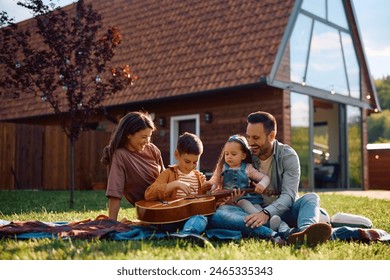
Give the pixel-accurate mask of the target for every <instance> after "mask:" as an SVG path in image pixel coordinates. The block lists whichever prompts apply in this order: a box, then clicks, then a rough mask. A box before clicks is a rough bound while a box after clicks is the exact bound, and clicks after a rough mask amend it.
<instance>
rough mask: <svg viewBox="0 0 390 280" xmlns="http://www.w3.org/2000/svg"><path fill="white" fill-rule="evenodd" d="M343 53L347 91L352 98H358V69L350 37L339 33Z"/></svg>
mask: <svg viewBox="0 0 390 280" xmlns="http://www.w3.org/2000/svg"><path fill="white" fill-rule="evenodd" d="M341 39H342V43H343V51H344V57H345V66H346V69H347V76H348V84H349V91H350V93H351V96H352V97H354V98H360V78H359V77H360V68H359V63H358V60H357V58H356V55H355V48H354V46H353V42H352V38H351V35H349V34H347V33H345V32H341Z"/></svg>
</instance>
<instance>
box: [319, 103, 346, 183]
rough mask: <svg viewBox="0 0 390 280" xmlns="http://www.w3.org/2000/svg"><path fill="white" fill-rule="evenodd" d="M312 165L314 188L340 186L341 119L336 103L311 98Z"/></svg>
mask: <svg viewBox="0 0 390 280" xmlns="http://www.w3.org/2000/svg"><path fill="white" fill-rule="evenodd" d="M313 107H314V110H313V161H314V162H313V166H314V186H315V188H316V189H323V188H329V189H335V188H340V187H342V180H341V170H342V161H341V158H342V157H341V146H342V145H341V140H340V139H343V135H342V129H341V128H342V127H343V125H341V123H342V120H341V119H340V116H341V114H340V106H339V105H338V104H337V103H332V102H329V101H325V100H321V99H315V98H314V99H313Z"/></svg>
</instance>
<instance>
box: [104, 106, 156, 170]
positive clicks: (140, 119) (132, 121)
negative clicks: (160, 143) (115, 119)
mask: <svg viewBox="0 0 390 280" xmlns="http://www.w3.org/2000/svg"><path fill="white" fill-rule="evenodd" d="M146 128H150V129H152V130H153V131H154V130H156V127H155V125H154V123H153V121H152V119H151V117H150V115H149V114H148V113H146V112H130V113H127V114H126V115H125V116H124V117H122V118H121V119H120V120H119V123H118V126H117V127H116V129H115V131H114V133H113V134H112V135H111V140H110V144H109V145H108V146H106V147H105V148H104V149H103V157H102V159H101V160H100V161H101V163H103V164H104V165H109V164H110V162H111V157H112V155H113V154H114V152H115V150H116V149H118V148H121V147H125V146H126V143H127V141H128V139H127V136H128V135H132V134H135V133H137V132H138V131H141V130H143V129H146Z"/></svg>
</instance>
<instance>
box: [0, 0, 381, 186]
mask: <svg viewBox="0 0 390 280" xmlns="http://www.w3.org/2000/svg"><path fill="white" fill-rule="evenodd" d="M85 2H86V3H92V5H93V7H94V8H95V9H97V10H98V11H99V12H100V13H101V14H102V16H103V18H104V20H103V21H104V23H105V24H106V25H108V26H117V27H119V29H120V30H121V33H122V34H123V36H124V37H123V40H124V43H125V45H126V47H122V48H121V49H120V50H119V51H118V52H117V54H116V56H115V57H114V60H115V61H116V62H118V63H128V64H130V65H131V67H132V69H134V70H135V71H136V72H137V74H138V76H139V80H138V81H137V82H136V84H135V85H134V86H133V87H131V88H129V89H127V90H125V91H123V92H121V93H119V94H117V95H115V96H113V97H112V98H109V99H108V100H106V102H105V104H104V106H105V113H104V114H103V113H102V114H101V115H100V116H99V117H98V118H97V119H96V120H94V121H95V122H96V123H97V125H96V127H97V129H96V130H95V131H94V132H88V134H87V135H86V136H85V135H84V136H82V139H81V140H80V143H78V144H77V145H78V146H77V147H76V149H78V150H77V152H76V155H77V157H78V159H77V157H76V161H77V164H78V168H77V170H76V171H77V173H76V179H77V180H76V182H77V184H76V185H77V186H76V187H77V188H79V189H85V188H89V187H88V186H85V185H86V184H87V181H86V180H85V178H86V177H88V176H87V175H88V174H92V177H93V176H97V173H99V174H102V173H104V169H101V167H100V166H99V163H98V160H99V157H100V154H99V153H100V152H101V149H102V148H103V146H104V145H105V144H106V143H107V142H108V139H109V137H110V134H111V132H112V130H113V128H114V127H115V124H114V123H112V122H111V121H110V119H112V118H117V117H120V116H122V115H124V114H125V113H126V112H128V111H133V110H140V109H143V110H146V111H148V112H149V113H151V115H152V116H153V117H154V121H155V123H156V125H157V128H158V130H157V131H156V132H155V133H154V136H153V142H154V143H155V144H156V145H157V146H158V147H159V148H160V149H161V151H162V155H163V159H164V162H165V164H166V165H168V164H170V163H173V162H174V159H173V151H174V149H175V143H176V140H177V138H178V136H179V135H180V134H181V133H182V132H184V131H190V132H194V133H196V134H197V135H199V136H200V138H201V139H202V141H203V142H204V146H205V149H204V154H203V155H202V158H201V161H200V165H199V169H200V170H201V171H204V172H211V171H212V170H213V168H214V166H215V163H216V161H217V158H218V155H219V153H220V151H221V148H222V146H223V144H224V143H225V141H226V140H227V138H228V137H229V136H230V135H232V134H237V133H242V134H245V130H246V117H247V115H248V114H249V113H251V112H254V111H258V110H263V111H268V112H270V113H272V114H273V115H275V117H276V118H277V121H278V131H277V138H278V139H279V140H280V141H282V142H285V143H288V144H290V145H292V146H293V147H294V148H295V149H296V151H297V152H298V154H299V156H300V160H301V167H302V178H301V188H302V190H303V191H305V190H313V189H315V188H339V189H350V188H356V189H368V188H369V183H368V182H369V181H368V169H367V162H368V154H367V151H366V148H365V147H366V144H367V137H366V134H367V129H366V118H367V116H368V115H369V114H370V113H372V112H376V111H380V106H379V104H378V98H377V94H376V90H375V87H374V84H373V81H372V80H371V78H370V72H369V68H368V65H367V60H366V56H365V53H364V50H363V47H362V40H361V35H360V32H359V26H358V22H357V19H356V14H355V11H354V7H353V3H352V1H350V0H345V1H342V0H339V1H337V0H334V1H329V0H320V1H309V0H296V1H294V0H263V1H258V0H247V1H234V0H211V1H202V0H193V1H181V0H169V1H163V2H162V1H156V0H143V1H130V0H116V1H104V0H93V1H92V0H86V1H85ZM73 5H74V4H73ZM72 7H73V6H72V5H70V6H68V7H66V9H72ZM29 23H30V20H27V21H25V22H22V23H20V25H28V24H29ZM54 119H55V116H54V115H53V112H52V111H51V109H50V107H49V106H47V104H45V103H43V102H41V101H40V100H38V99H36V100H34V97H24V98H20V99H16V100H5V99H2V100H1V105H0V121H2V122H3V124H0V128H1V130H0V133H2V135H0V137H1V138H2V139H3V142H0V149H1V154H2V155H1V158H0V163H1V164H2V167H1V177H2V178H4V179H2V180H0V183H1V186H0V187H1V188H3V189H6V188H9V189H13V188H16V180H19V186H21V188H23V187H24V186H26V185H28V184H26V183H25V184H22V183H20V182H22V181H23V180H24V182H26V178H24V179H23V176H26V174H27V172H24V171H23V170H25V169H28V170H33V169H32V168H36V169H37V170H36V171H33V172H32V171H31V172H30V173H31V175H29V176H30V177H31V178H34V176H40V179H39V182H38V183H37V186H38V188H42V189H58V188H59V189H61V188H66V184H67V180H68V179H67V176H66V175H67V174H68V172H69V170H68V168H67V166H64V165H63V162H61V164H62V165H60V163H59V162H60V161H62V160H64V159H66V158H67V146H66V139H65V138H66V137H65V135H62V136H61V134H60V132H58V130H56V129H57V128H53V127H50V126H48V125H49V124H53V123H55V121H54ZM8 123H13V124H17V125H16V128H15V127H13V126H11V125H10V124H8ZM26 124H29V125H34V128H37V129H41V132H39V133H38V134H39V135H40V136H39V137H40V138H39V137H38V138H39V139H37V138H36V137H37V136H34V135H33V134H34V133H36V132H35V130H34V129H33V128H30V130H31V133H30V135H29V136H28V137H31V139H34V141H35V140H36V139H37V140H36V141H38V142H39V143H38V144H36V145H34V146H33V147H35V148H36V147H37V146H38V147H40V148H39V151H37V155H31V154H29V155H27V156H26V155H23V154H22V153H21V150H20V146H19V148H18V147H15V145H18V143H19V144H20V145H27V146H29V145H30V146H31V145H32V144H31V141H30V142H28V143H24V142H23V143H20V141H22V140H18V141H19V142H18V141H14V140H12V139H14V138H13V137H16V136H15V135H17V131H18V130H21V126H24V127H25V125H26ZM23 131H24V133H26V132H25V131H26V130H23ZM54 131H55V132H54ZM19 133H23V132H20V131H19ZM7 137H8V138H7ZM28 137H24V138H23V139H25V140H26V139H30V138H28ZM26 141H27V140H26ZM12 149H13V150H12ZM11 150H12V151H14V154H13V155H12V154H11V155H9V154H8V153H9V151H11ZM7 152H8V153H7ZM97 154H98V155H97ZM24 157H25V158H26V159H27V160H30V161H29V163H26V162H24V161H23V158H24ZM37 159H39V160H37ZM18 164H19V165H18ZM20 164H24V165H26V164H27V166H24V167H20ZM5 165H7V166H5ZM17 170H22V171H19V172H18V171H17ZM54 174H57V175H54ZM30 181H31V180H30ZM34 184H35V183H34ZM30 186H31V184H30Z"/></svg>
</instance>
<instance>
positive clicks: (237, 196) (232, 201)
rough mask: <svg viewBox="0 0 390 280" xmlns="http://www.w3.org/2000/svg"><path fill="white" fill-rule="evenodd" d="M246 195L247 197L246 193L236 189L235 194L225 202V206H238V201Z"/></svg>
mask: <svg viewBox="0 0 390 280" xmlns="http://www.w3.org/2000/svg"><path fill="white" fill-rule="evenodd" d="M244 195H245V191H243V192H241V190H240V189H234V190H233V193H232V194H231V195H230V196H229V198H228V199H227V200H225V201H224V202H223V204H228V205H233V204H236V202H237V200H238V199H240V198H241V197H243V196H244ZM221 205H222V204H221Z"/></svg>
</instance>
